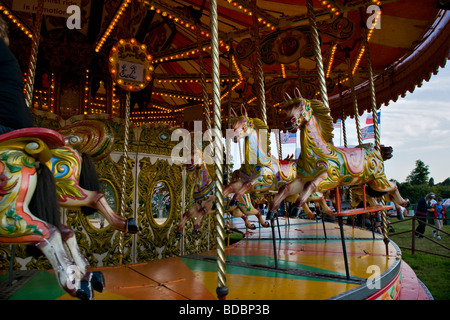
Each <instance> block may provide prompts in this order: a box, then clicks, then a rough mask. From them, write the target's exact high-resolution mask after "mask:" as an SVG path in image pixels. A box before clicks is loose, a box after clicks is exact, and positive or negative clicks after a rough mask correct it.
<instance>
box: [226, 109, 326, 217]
mask: <svg viewBox="0 0 450 320" xmlns="http://www.w3.org/2000/svg"><path fill="white" fill-rule="evenodd" d="M241 114H242V115H241V116H237V114H236V113H235V111H234V110H233V109H232V115H233V119H232V122H231V123H232V129H233V135H232V138H233V140H234V142H238V140H239V139H244V138H245V139H246V146H245V150H246V151H245V156H246V163H244V164H243V165H242V166H241V168H240V169H239V170H238V171H239V176H238V177H237V178H235V179H233V181H232V182H231V183H229V184H228V185H226V186H225V187H224V192H223V195H224V198H225V197H226V196H228V195H229V194H231V193H234V196H233V197H232V199H231V204H232V205H234V204H235V201H238V200H239V199H241V198H242V196H243V195H244V194H246V193H250V194H252V195H253V196H254V197H256V198H258V197H261V196H263V195H264V194H266V193H268V192H273V191H278V190H279V189H280V188H282V187H284V186H286V185H287V184H289V183H290V182H291V181H293V180H294V179H298V177H297V164H296V162H295V160H279V159H277V158H274V157H272V156H271V155H269V154H268V151H267V148H264V147H265V146H263V145H262V143H261V138H262V136H260V133H262V132H265V131H266V130H267V129H268V127H267V125H265V124H264V123H263V122H262V121H261V120H260V119H258V118H249V117H248V115H247V111H246V110H245V108H244V106H241ZM267 140H268V138H267ZM251 159H254V160H256V161H254V160H253V161H251V162H255V163H248V162H250V161H248V160H251ZM297 197H298V194H295V193H293V194H291V195H290V196H289V197H285V198H286V200H287V201H290V202H293V203H295V202H296V200H297ZM283 200H284V198H283ZM311 201H318V202H319V204H320V206H321V207H323V208H324V209H325V207H326V208H327V209H328V206H327V205H326V201H325V198H324V197H323V196H322V195H321V194H317V197H316V198H314V199H311ZM280 204H281V201H279V202H278V204H277V205H276V206H275V205H274V204H273V203H272V205H271V208H272V209H273V210H274V211H273V212H276V209H277V208H278V207H279V205H280ZM300 207H301V208H303V210H304V211H305V213H306V214H307V215H308V217H309V218H311V219H314V217H315V215H314V213H313V212H311V210H310V209H309V206H308V204H307V203H306V202H303V203H302V204H301V206H296V207H295V209H296V210H300V209H299V208H300ZM328 210H329V209H328ZM269 214H270V212H269ZM273 215H274V213H272V214H271V215H270V216H268V217H267V218H266V219H267V220H270V219H271V218H272V217H273Z"/></svg>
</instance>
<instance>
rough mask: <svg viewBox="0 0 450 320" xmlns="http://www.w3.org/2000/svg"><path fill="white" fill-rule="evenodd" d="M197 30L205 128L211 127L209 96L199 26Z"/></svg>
mask: <svg viewBox="0 0 450 320" xmlns="http://www.w3.org/2000/svg"><path fill="white" fill-rule="evenodd" d="M196 30H197V42H198V50H199V56H198V60H199V65H200V75H201V77H200V82H201V85H202V97H203V111H204V112H205V122H206V129H207V130H209V129H211V113H210V110H209V97H208V89H207V87H206V75H205V63H204V61H203V43H202V38H201V35H200V31H201V30H200V27H198V28H196Z"/></svg>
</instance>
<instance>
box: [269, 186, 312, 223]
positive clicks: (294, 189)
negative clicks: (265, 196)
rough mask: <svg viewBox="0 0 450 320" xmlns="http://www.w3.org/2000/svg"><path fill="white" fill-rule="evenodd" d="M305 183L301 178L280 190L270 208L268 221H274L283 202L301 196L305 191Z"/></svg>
mask: <svg viewBox="0 0 450 320" xmlns="http://www.w3.org/2000/svg"><path fill="white" fill-rule="evenodd" d="M304 187H305V183H304V182H303V180H301V179H300V178H296V179H294V180H292V182H290V183H289V184H287V185H284V186H283V187H281V188H280V189H279V190H278V193H277V194H276V195H275V196H274V197H273V201H272V203H271V205H270V207H269V212H268V213H267V215H266V220H272V219H273V218H274V217H275V215H276V212H277V209H278V207H279V206H280V204H281V202H282V201H283V200H284V199H286V198H287V197H289V196H292V195H295V194H299V193H300V192H302V191H303V189H304Z"/></svg>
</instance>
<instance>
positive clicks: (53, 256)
mask: <svg viewBox="0 0 450 320" xmlns="http://www.w3.org/2000/svg"><path fill="white" fill-rule="evenodd" d="M48 228H49V229H50V236H49V237H48V238H44V239H42V240H41V241H40V242H38V243H36V247H37V248H38V249H39V250H41V251H42V253H43V254H44V255H45V256H46V257H47V259H48V260H49V261H50V263H51V265H52V267H53V269H54V270H55V274H56V278H57V280H58V283H59V285H60V286H61V288H63V289H64V290H65V291H66V292H67V293H69V294H70V295H71V296H73V297H77V298H79V299H83V300H90V299H92V298H93V293H92V287H91V285H90V283H89V281H86V280H85V277H84V276H83V273H82V272H81V270H80V269H79V267H78V266H77V265H76V264H74V263H73V262H72V261H70V259H69V257H68V256H67V254H66V252H65V250H64V246H63V242H62V237H61V233H60V232H59V231H58V230H57V229H56V228H55V227H54V226H52V225H48Z"/></svg>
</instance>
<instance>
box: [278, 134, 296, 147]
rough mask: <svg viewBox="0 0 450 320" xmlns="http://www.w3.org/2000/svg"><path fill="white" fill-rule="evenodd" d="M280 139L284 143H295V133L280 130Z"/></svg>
mask: <svg viewBox="0 0 450 320" xmlns="http://www.w3.org/2000/svg"><path fill="white" fill-rule="evenodd" d="M280 140H281V144H285V143H296V141H297V134H296V133H295V132H294V133H292V132H286V133H284V132H281V133H280Z"/></svg>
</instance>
